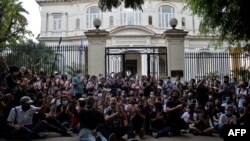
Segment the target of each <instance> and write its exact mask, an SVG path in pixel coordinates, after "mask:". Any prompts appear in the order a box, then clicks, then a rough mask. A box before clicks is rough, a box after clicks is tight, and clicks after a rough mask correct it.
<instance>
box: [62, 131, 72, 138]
mask: <svg viewBox="0 0 250 141" xmlns="http://www.w3.org/2000/svg"><path fill="white" fill-rule="evenodd" d="M61 135H62V136H63V137H71V136H72V135H71V134H70V133H68V132H64V133H62V134H61Z"/></svg>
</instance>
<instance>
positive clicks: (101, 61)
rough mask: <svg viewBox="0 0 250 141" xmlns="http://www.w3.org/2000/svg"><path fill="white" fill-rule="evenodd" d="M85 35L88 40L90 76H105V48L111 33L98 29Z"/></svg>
mask: <svg viewBox="0 0 250 141" xmlns="http://www.w3.org/2000/svg"><path fill="white" fill-rule="evenodd" d="M84 33H85V36H86V37H87V40H88V74H90V75H99V74H105V47H106V42H107V39H108V38H109V32H107V31H104V30H99V29H97V30H89V31H87V32H84Z"/></svg>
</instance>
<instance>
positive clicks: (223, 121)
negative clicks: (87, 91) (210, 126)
mask: <svg viewBox="0 0 250 141" xmlns="http://www.w3.org/2000/svg"><path fill="white" fill-rule="evenodd" d="M229 123H233V124H234V125H236V124H237V117H236V116H235V115H232V116H231V117H228V116H226V114H221V115H220V119H219V125H226V124H229Z"/></svg>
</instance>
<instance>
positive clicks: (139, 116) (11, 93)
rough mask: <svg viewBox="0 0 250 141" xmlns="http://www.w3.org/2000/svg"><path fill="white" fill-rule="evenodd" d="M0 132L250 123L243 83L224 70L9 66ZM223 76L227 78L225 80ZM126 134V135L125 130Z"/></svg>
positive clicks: (118, 133) (91, 135)
mask: <svg viewBox="0 0 250 141" xmlns="http://www.w3.org/2000/svg"><path fill="white" fill-rule="evenodd" d="M0 78H1V79H0V137H4V138H6V139H10V138H25V139H35V138H43V136H42V135H41V134H40V133H41V132H42V131H53V132H57V133H60V134H61V135H62V136H71V134H72V132H73V133H76V134H79V139H80V141H96V140H97V141H107V140H109V141H114V140H117V139H121V138H127V139H128V140H137V139H138V138H140V139H143V138H145V135H150V136H152V137H154V138H160V137H171V136H179V135H181V134H184V133H187V132H189V133H192V134H194V135H205V136H210V135H212V134H214V133H219V135H220V136H221V137H225V135H226V134H227V129H228V128H234V127H239V126H240V127H241V128H249V127H250V105H249V100H250V91H249V84H248V82H244V81H239V82H237V81H236V79H232V80H233V81H232V80H231V78H229V76H224V80H223V82H221V81H219V80H217V79H216V78H210V79H206V80H205V79H203V80H195V79H191V80H190V81H181V77H179V76H177V77H176V79H175V80H171V78H170V77H166V78H162V79H160V78H159V79H156V78H155V77H153V76H140V77H138V76H136V77H128V76H125V77H124V76H122V74H120V73H112V74H110V76H108V77H104V76H103V75H102V74H100V75H98V76H94V75H93V76H90V75H83V74H82V73H81V71H79V70H78V71H76V72H75V74H74V75H73V76H72V77H71V78H68V76H67V75H65V74H60V73H59V72H54V73H53V74H51V75H50V74H49V75H48V74H46V72H45V71H44V70H42V69H41V70H40V71H39V72H37V73H34V74H32V73H31V72H30V71H29V70H28V69H26V68H25V67H21V68H18V67H15V66H14V67H10V69H9V70H8V71H7V72H4V73H1V77H0ZM230 80H231V81H230ZM125 135H126V136H125Z"/></svg>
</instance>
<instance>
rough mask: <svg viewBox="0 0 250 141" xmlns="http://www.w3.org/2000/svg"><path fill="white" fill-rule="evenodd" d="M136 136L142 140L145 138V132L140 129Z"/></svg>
mask: <svg viewBox="0 0 250 141" xmlns="http://www.w3.org/2000/svg"><path fill="white" fill-rule="evenodd" d="M138 135H139V137H140V138H141V139H142V138H144V136H145V131H144V130H143V129H142V128H141V129H139V131H138Z"/></svg>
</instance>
